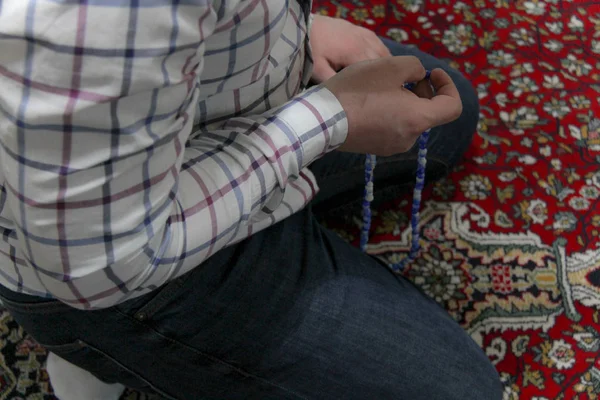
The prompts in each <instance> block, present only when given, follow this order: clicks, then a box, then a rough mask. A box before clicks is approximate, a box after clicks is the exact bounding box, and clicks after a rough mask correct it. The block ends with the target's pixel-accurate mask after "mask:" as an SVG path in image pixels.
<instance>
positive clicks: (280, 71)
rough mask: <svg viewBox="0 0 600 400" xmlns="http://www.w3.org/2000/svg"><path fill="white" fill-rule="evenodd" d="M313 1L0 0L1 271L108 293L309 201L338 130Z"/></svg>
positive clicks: (150, 285) (85, 299) (74, 297)
mask: <svg viewBox="0 0 600 400" xmlns="http://www.w3.org/2000/svg"><path fill="white" fill-rule="evenodd" d="M309 9H310V3H309V1H301V2H299V1H281V0H246V1H242V0H211V1H209V0H171V1H167V0H0V49H2V50H1V51H0V88H1V89H0V143H1V148H0V184H1V185H2V186H1V194H0V228H1V230H2V239H1V240H0V258H1V260H0V284H2V285H4V286H6V287H8V288H10V289H12V290H15V291H19V292H23V293H26V294H31V295H37V296H44V297H49V298H56V299H59V300H61V301H63V302H65V303H67V304H69V305H71V306H73V307H76V308H80V309H94V308H103V307H108V306H111V305H114V304H118V303H120V302H122V301H124V300H127V299H130V298H133V297H137V296H139V295H142V294H144V293H147V292H149V291H151V290H153V289H156V288H157V287H159V286H161V285H163V284H164V283H166V282H168V281H169V280H172V279H174V278H176V277H178V276H180V275H182V274H184V273H185V272H187V271H189V270H191V269H192V268H195V267H196V266H198V265H200V264H201V263H202V262H203V261H204V260H206V259H207V258H209V257H210V256H211V255H212V254H214V253H215V252H217V251H219V250H220V249H222V248H223V247H225V246H228V245H230V244H232V243H235V242H237V241H239V240H242V239H244V238H246V237H248V236H249V235H251V234H252V233H253V232H257V231H259V230H261V229H264V228H266V227H267V226H269V225H271V224H273V223H274V222H276V221H278V220H281V219H282V218H286V217H287V216H289V215H290V214H292V213H294V212H296V211H298V210H300V209H301V208H302V207H304V206H305V205H306V204H307V202H308V201H309V200H310V199H311V198H312V197H313V196H314V194H315V192H316V191H317V186H316V183H315V181H314V177H313V176H312V175H311V173H310V171H309V170H308V169H307V168H306V167H307V166H308V165H309V164H310V163H311V162H312V161H314V160H315V159H317V158H319V157H321V156H322V155H323V154H325V153H326V152H328V151H331V150H333V149H335V148H336V147H338V146H339V145H340V144H341V143H342V142H343V141H344V140H345V137H346V133H347V120H346V117H345V114H344V112H343V110H342V108H341V106H340V104H339V102H338V101H337V99H336V98H335V97H334V96H333V95H332V94H331V93H330V92H329V91H328V90H327V89H325V88H322V87H320V86H317V87H314V88H312V89H310V90H308V91H304V88H305V86H306V84H307V82H308V80H309V78H310V74H311V68H312V63H311V61H310V56H309V46H308V37H307V35H308V34H307V31H308V26H309V22H308V21H309V16H308V15H309Z"/></svg>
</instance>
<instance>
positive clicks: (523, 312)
mask: <svg viewBox="0 0 600 400" xmlns="http://www.w3.org/2000/svg"><path fill="white" fill-rule="evenodd" d="M315 10H316V11H317V12H321V13H323V14H328V15H332V16H338V17H343V18H346V19H348V20H351V21H354V22H357V23H360V24H362V25H364V26H366V27H368V28H371V29H373V30H375V31H376V32H377V33H379V34H380V35H384V36H389V37H391V38H393V39H395V40H398V41H401V42H405V43H411V44H415V45H417V46H418V47H420V48H421V49H422V50H424V51H426V52H429V53H431V54H434V55H436V56H437V57H439V58H444V59H451V60H453V65H454V66H455V67H457V68H458V69H460V70H461V71H462V72H463V73H464V74H465V75H466V76H467V77H468V78H469V79H470V80H471V81H472V82H473V84H474V85H475V86H476V87H477V89H478V92H479V97H480V101H481V116H480V117H481V122H480V125H479V129H478V134H477V136H476V139H475V141H474V143H473V146H472V148H471V150H470V151H469V153H468V154H467V156H466V160H465V161H464V162H463V164H462V165H461V166H460V167H459V168H458V169H457V170H456V171H455V172H454V173H453V174H452V175H451V176H450V177H449V178H448V179H446V180H444V181H443V182H440V183H438V184H437V185H435V187H433V188H432V190H430V191H429V193H428V196H427V197H426V199H427V202H426V206H425V208H424V212H423V225H422V236H423V240H422V245H423V249H424V250H423V252H422V253H421V258H420V259H419V260H418V261H417V262H416V263H415V264H414V265H413V266H412V267H411V269H409V270H408V271H407V272H406V274H407V276H408V277H409V278H410V279H411V280H413V281H414V282H415V283H416V284H417V285H419V286H420V287H422V288H423V289H424V291H426V292H427V293H429V294H430V295H431V296H433V297H435V298H436V300H438V301H439V302H440V303H442V304H443V305H444V306H445V307H446V309H447V310H448V311H449V312H450V313H451V314H452V315H453V316H454V317H455V318H456V319H457V320H458V321H459V322H460V324H461V325H462V326H463V327H464V328H465V329H466V330H467V331H468V332H469V333H470V334H471V335H472V337H473V338H474V339H475V340H476V341H477V342H478V343H479V344H480V345H481V346H482V347H483V348H484V349H485V352H486V353H487V354H488V356H489V357H490V359H491V360H492V361H493V362H494V364H495V365H496V368H497V369H498V371H499V372H500V374H501V376H502V380H503V381H504V383H505V397H504V398H505V400H516V399H536V400H555V399H597V398H598V395H599V394H600V353H599V352H598V350H599V349H600V323H599V321H598V319H599V311H598V310H599V306H600V247H599V244H600V240H599V238H598V232H599V231H600V205H599V204H600V74H599V71H600V1H588V2H586V1H578V0H572V1H567V0H546V1H542V0H530V1H521V0H518V1H514V0H463V1H451V0H437V1H436V0H396V1H392V0H388V1H385V0H373V1H370V2H367V1H357V0H353V1H350V0H348V1H334V0H330V1H316V4H315ZM595 118H599V119H595ZM408 215H409V210H408V207H407V201H406V199H399V200H398V202H397V203H396V204H393V205H390V206H389V207H387V208H385V209H382V210H379V213H378V217H377V219H376V222H375V223H374V236H373V238H372V243H373V245H372V246H371V252H373V253H376V254H381V255H383V256H384V257H387V258H389V259H392V260H393V259H398V258H399V254H401V252H403V251H406V250H407V249H408V244H409V243H410V242H409V240H408V239H409V238H408V237H407V236H406V234H407V233H408V229H407V223H408ZM336 226H337V227H338V231H339V232H340V233H341V234H342V235H344V236H345V237H347V238H349V239H351V240H353V239H355V236H356V234H357V232H358V231H357V229H356V226H352V225H339V226H338V225H336Z"/></svg>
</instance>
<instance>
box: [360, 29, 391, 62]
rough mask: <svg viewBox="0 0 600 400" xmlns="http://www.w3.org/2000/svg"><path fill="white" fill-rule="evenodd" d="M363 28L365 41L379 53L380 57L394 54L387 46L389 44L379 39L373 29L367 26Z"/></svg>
mask: <svg viewBox="0 0 600 400" xmlns="http://www.w3.org/2000/svg"><path fill="white" fill-rule="evenodd" d="M362 29H364V34H363V37H364V39H365V41H367V43H368V45H369V47H370V48H371V49H372V50H373V51H374V52H375V53H377V55H378V56H379V57H389V56H391V55H392V54H391V53H390V50H389V49H388V48H387V46H386V45H385V44H383V42H382V41H381V40H380V39H379V37H377V35H376V34H374V33H373V32H372V31H370V30H368V29H366V28H362Z"/></svg>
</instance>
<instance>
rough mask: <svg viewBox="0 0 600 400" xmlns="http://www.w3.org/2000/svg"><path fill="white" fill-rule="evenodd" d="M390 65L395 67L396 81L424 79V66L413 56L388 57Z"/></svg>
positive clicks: (404, 81)
mask: <svg viewBox="0 0 600 400" xmlns="http://www.w3.org/2000/svg"><path fill="white" fill-rule="evenodd" d="M389 62H390V65H391V66H392V67H393V68H394V69H395V75H396V76H398V79H399V80H400V81H399V82H398V83H400V84H404V83H408V82H419V81H422V80H423V79H425V74H426V71H425V67H424V66H423V64H422V63H421V61H420V60H419V59H418V58H417V57H415V56H396V57H390V58H389Z"/></svg>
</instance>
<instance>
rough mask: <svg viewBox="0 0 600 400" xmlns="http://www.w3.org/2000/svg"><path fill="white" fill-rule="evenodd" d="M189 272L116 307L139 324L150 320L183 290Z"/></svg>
mask: <svg viewBox="0 0 600 400" xmlns="http://www.w3.org/2000/svg"><path fill="white" fill-rule="evenodd" d="M189 274H190V272H188V273H186V274H183V275H182V276H180V277H178V278H175V279H174V280H172V281H170V282H167V283H166V284H164V285H163V286H161V287H160V288H158V289H155V290H153V291H152V292H150V293H148V294H145V295H143V296H140V297H138V298H135V299H132V300H129V301H126V302H124V303H121V304H119V305H118V306H116V308H117V310H119V311H120V312H122V313H124V314H126V315H128V316H131V317H133V318H135V319H136V320H138V321H140V322H144V321H146V320H148V319H150V318H151V317H152V316H153V315H154V314H156V313H157V312H158V311H160V310H161V309H162V308H163V307H164V306H166V305H167V304H168V303H169V302H170V301H171V300H173V299H174V298H175V297H177V295H179V293H181V291H182V290H183V287H184V284H185V282H186V280H187V278H188V276H189Z"/></svg>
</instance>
